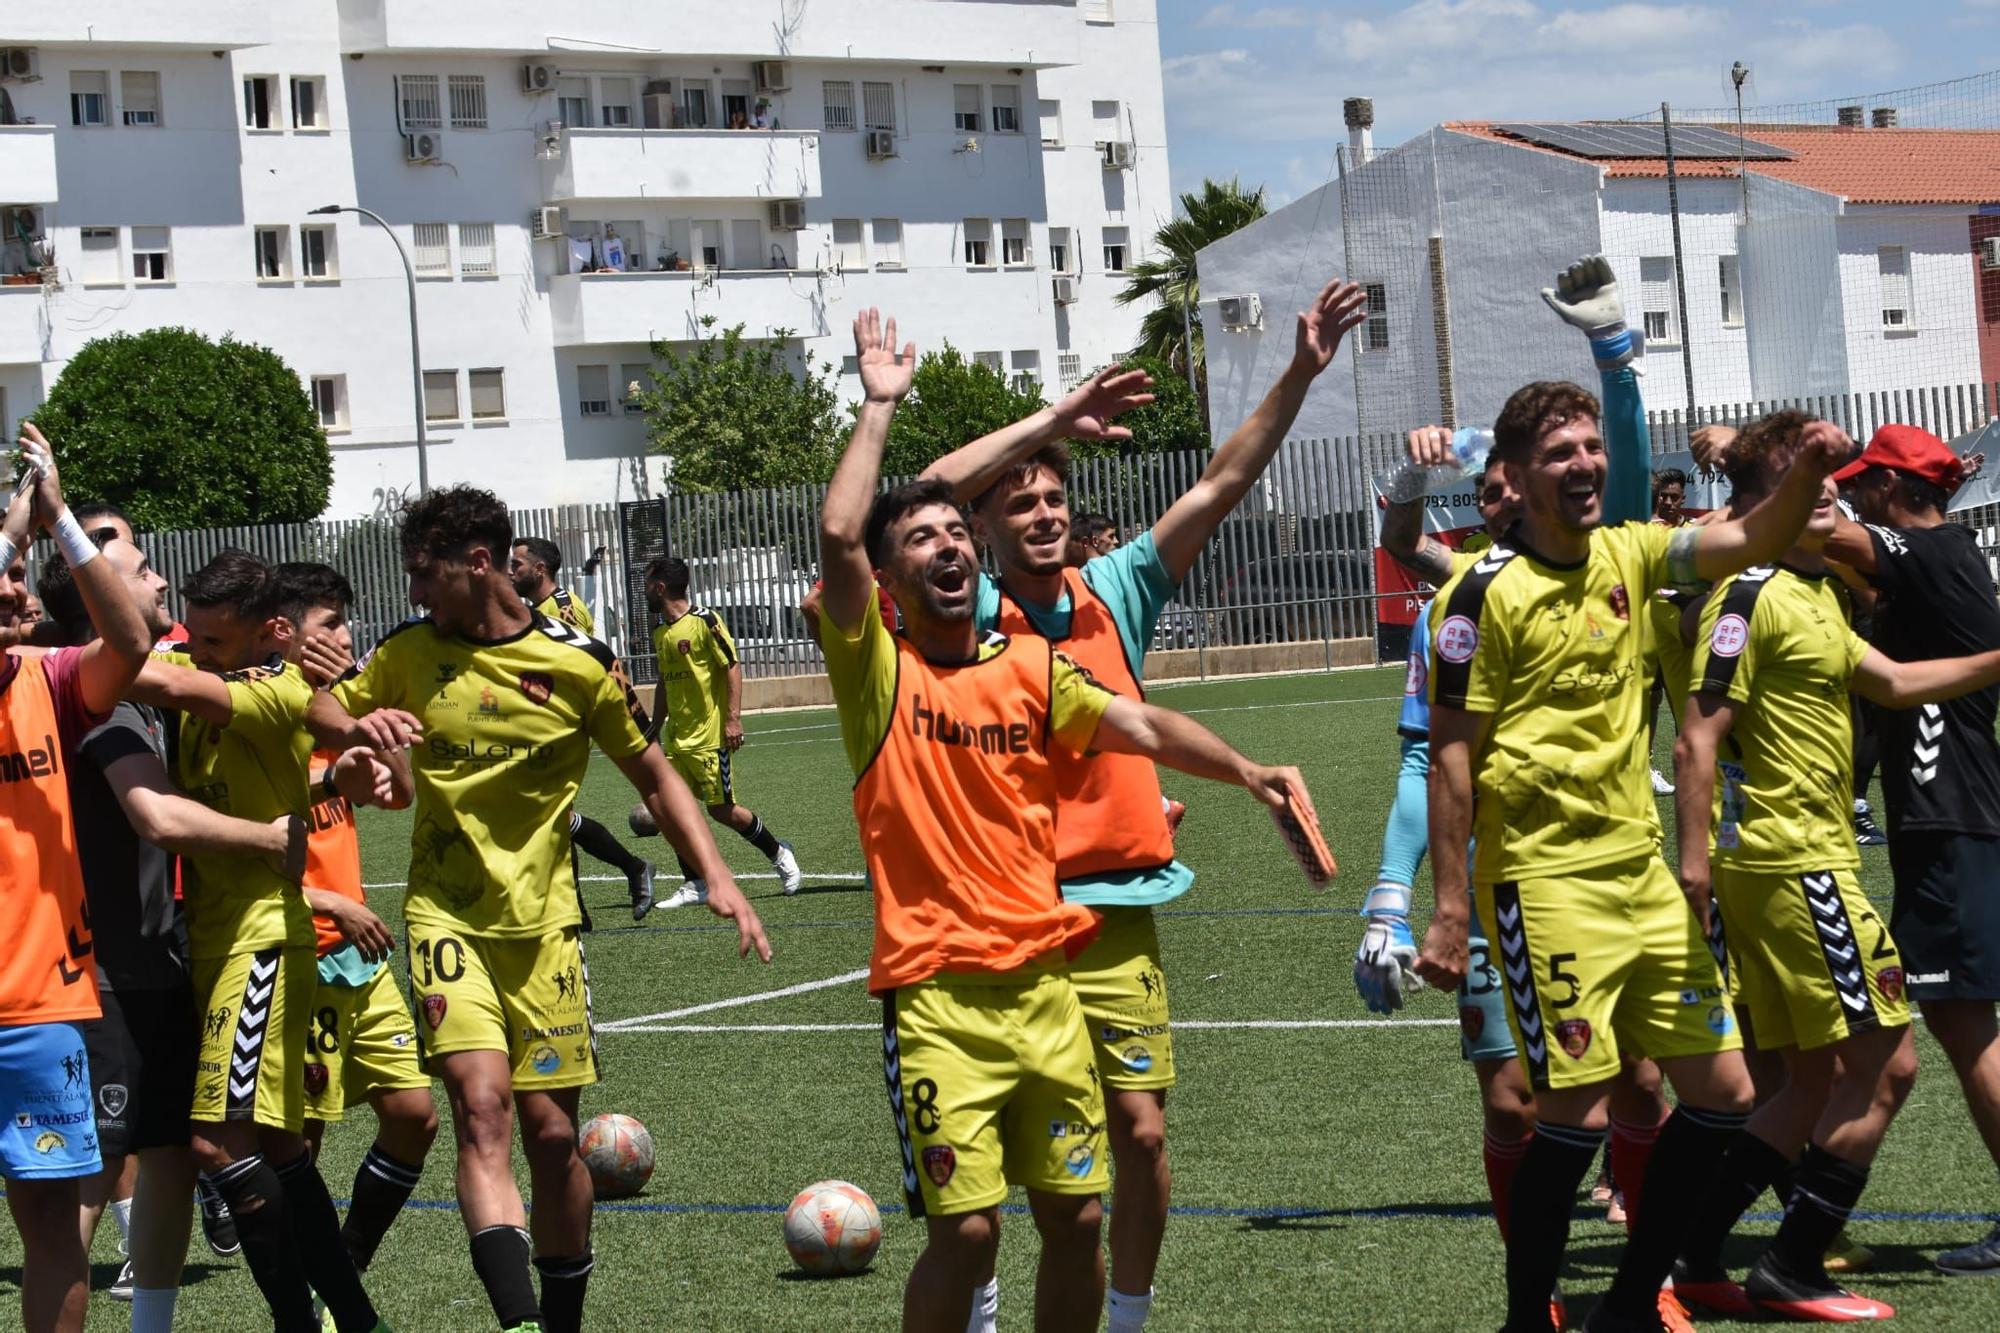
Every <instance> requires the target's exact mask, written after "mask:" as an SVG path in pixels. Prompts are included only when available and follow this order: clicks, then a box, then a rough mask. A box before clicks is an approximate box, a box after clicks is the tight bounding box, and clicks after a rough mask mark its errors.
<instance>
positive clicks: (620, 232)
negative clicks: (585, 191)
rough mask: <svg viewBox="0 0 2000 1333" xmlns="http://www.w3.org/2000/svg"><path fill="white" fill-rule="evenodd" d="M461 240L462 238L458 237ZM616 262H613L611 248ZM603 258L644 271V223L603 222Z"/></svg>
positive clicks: (624, 268)
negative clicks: (614, 251) (615, 252)
mask: <svg viewBox="0 0 2000 1333" xmlns="http://www.w3.org/2000/svg"><path fill="white" fill-rule="evenodd" d="M460 239H461V241H462V240H463V238H462V237H461V238H460ZM614 247H615V249H616V251H617V255H616V262H613V253H612V252H613V249H614ZM604 258H605V262H607V263H610V264H611V266H612V267H613V268H616V269H620V270H622V271H624V272H626V273H644V272H645V271H646V224H645V223H643V222H638V221H625V222H607V223H605V224H604Z"/></svg>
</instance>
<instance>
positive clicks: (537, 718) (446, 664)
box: [334, 615, 648, 938]
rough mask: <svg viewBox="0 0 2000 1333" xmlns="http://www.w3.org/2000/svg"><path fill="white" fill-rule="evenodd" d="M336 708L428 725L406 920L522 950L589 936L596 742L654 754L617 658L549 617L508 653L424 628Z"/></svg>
mask: <svg viewBox="0 0 2000 1333" xmlns="http://www.w3.org/2000/svg"><path fill="white" fill-rule="evenodd" d="M334 697H335V698H336V699H338V700H339V701H340V703H341V705H342V706H343V707H345V708H346V709H347V710H348V711H349V712H350V713H355V714H357V715H358V714H361V713H365V712H368V711H369V710H371V709H375V708H402V709H407V710H408V711H410V712H412V713H414V714H416V715H417V717H418V718H419V719H421V720H422V722H423V727H424V736H423V739H422V740H421V741H419V742H418V743H417V744H416V746H415V747H414V748H413V749H412V750H411V752H410V753H411V761H412V767H413V768H414V770H415V777H416V788H417V792H416V827H415V829H414V830H413V831H412V833H411V841H410V888H409V896H408V898H407V899H406V900H405V902H404V905H403V912H404V915H405V916H407V917H408V918H409V919H410V920H411V921H413V922H415V921H422V922H426V923H428V924H431V925H444V926H455V927H457V928H458V929H461V930H464V931H467V932H470V933H472V934H475V935H486V936H495V937H512V938H530V937H538V936H541V935H545V934H547V933H548V932H550V931H553V930H559V929H562V928H563V927H565V926H574V925H576V924H578V922H579V921H580V920H581V919H582V918H581V917H580V916H579V914H578V912H577V906H576V886H575V880H574V878H573V876H572V872H571V869H570V861H569V809H570V806H571V805H572V804H573V803H574V802H575V800H576V791H577V787H578V785H579V784H581V782H582V781H583V772H584V766H585V764H586V763H587V762H588V761H589V758H590V746H591V743H592V742H593V741H595V742H596V744H597V748H599V749H600V750H602V751H604V753H605V754H607V755H609V756H610V757H611V758H613V759H626V758H630V757H631V756H633V755H635V754H638V753H639V752H640V751H641V750H643V749H645V748H646V740H645V736H644V734H643V733H644V732H645V729H646V727H647V725H648V723H647V721H646V713H645V710H644V709H643V708H641V707H640V705H639V701H638V699H637V698H636V697H635V696H634V695H633V693H632V689H631V686H630V685H628V684H627V683H626V680H625V674H624V670H623V669H622V668H621V667H620V666H619V665H618V661H617V659H616V658H614V657H613V656H612V655H611V650H610V649H609V648H606V647H605V646H604V645H603V644H601V643H599V642H597V641H596V640H595V639H592V638H590V637H589V636H588V635H585V634H583V633H582V632H581V631H578V630H575V629H572V628H571V627H569V626H567V625H564V624H561V623H559V622H557V621H553V620H550V619H548V618H547V617H544V616H539V615H538V616H536V617H535V618H534V622H533V623H532V624H530V625H529V626H528V628H526V629H524V630H522V631H521V632H520V633H519V634H516V635H514V636H513V637H512V638H510V639H504V640H501V641H500V642H497V643H480V642H475V641H473V640H470V639H462V638H459V637H457V636H455V635H451V634H446V633H444V632H443V631H441V630H439V629H438V628H437V626H436V625H434V624H432V623H431V621H430V620H429V619H423V620H413V621H410V622H408V623H406V624H404V625H401V626H398V627H397V628H396V629H394V630H392V631H390V632H389V634H388V635H387V636H385V637H384V638H383V640H382V641H381V642H380V643H378V644H376V645H375V649H374V651H373V652H371V653H369V654H368V656H367V657H366V658H364V659H363V660H362V662H361V666H360V668H359V670H358V671H357V672H356V673H355V674H354V675H352V676H350V677H349V678H348V679H346V680H344V681H341V682H340V683H339V684H337V685H335V686H334Z"/></svg>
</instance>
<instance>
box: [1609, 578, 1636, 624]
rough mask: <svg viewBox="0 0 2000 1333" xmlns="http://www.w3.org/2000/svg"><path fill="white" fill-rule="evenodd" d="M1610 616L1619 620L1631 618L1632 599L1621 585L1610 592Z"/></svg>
mask: <svg viewBox="0 0 2000 1333" xmlns="http://www.w3.org/2000/svg"><path fill="white" fill-rule="evenodd" d="M1611 614H1612V615H1614V616H1617V617H1618V618H1619V619H1620V620H1630V619H1631V618H1632V597H1631V594H1629V593H1627V592H1626V591H1625V585H1624V584H1622V583H1621V584H1619V585H1618V586H1617V587H1615V588H1613V589H1612V590H1611Z"/></svg>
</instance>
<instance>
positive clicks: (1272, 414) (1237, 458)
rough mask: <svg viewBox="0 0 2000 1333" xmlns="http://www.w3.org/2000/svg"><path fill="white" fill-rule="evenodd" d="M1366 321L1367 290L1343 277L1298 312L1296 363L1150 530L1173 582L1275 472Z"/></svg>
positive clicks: (1294, 356) (1188, 567) (1325, 288)
mask: <svg viewBox="0 0 2000 1333" xmlns="http://www.w3.org/2000/svg"><path fill="white" fill-rule="evenodd" d="M1367 318H1368V293H1367V290H1366V289H1365V288H1363V287H1362V286H1361V285H1360V284H1359V283H1353V282H1347V281H1344V280H1342V279H1339V278H1335V279H1334V280H1333V281H1331V282H1329V283H1327V284H1326V286H1324V287H1322V288H1320V291H1319V295H1318V296H1316V297H1314V298H1313V303H1312V305H1311V306H1309V307H1308V308H1306V309H1305V310H1302V311H1300V312H1299V316H1298V321H1297V327H1296V329H1295V331H1294V333H1293V338H1292V360H1291V364H1290V365H1288V366H1286V367H1285V370H1284V373H1283V374H1281V375H1279V376H1278V382H1277V383H1276V384H1274V385H1272V386H1271V390H1270V392H1269V393H1267V394H1265V395H1264V401H1263V402H1261V403H1259V404H1258V405H1257V410H1256V411H1254V412H1252V413H1251V414H1250V416H1249V418H1248V419H1246V420H1245V421H1244V423H1243V424H1242V425H1240V426H1238V427H1237V428H1236V429H1235V430H1234V431H1232V432H1231V433H1230V436H1229V438H1228V439H1226V440H1224V441H1223V442H1222V445H1221V447H1220V448H1218V449H1217V450H1216V451H1215V453H1214V454H1213V455H1212V456H1211V457H1210V458H1209V460H1208V466H1207V467H1205V468H1203V469H1202V472H1201V477H1200V479H1199V480H1197V481H1196V482H1195V484H1194V485H1193V486H1190V487H1189V488H1188V490H1187V493H1186V494H1185V495H1183V496H1181V497H1180V498H1179V499H1178V500H1176V501H1174V502H1173V504H1172V505H1171V506H1169V507H1168V509H1167V512H1166V513H1164V514H1162V515H1160V521H1159V522H1157V523H1155V524H1154V525H1153V545H1154V546H1155V547H1156V548H1158V550H1159V552H1160V563H1162V564H1163V565H1165V566H1166V569H1167V574H1168V575H1169V576H1170V577H1171V578H1172V579H1173V581H1174V582H1176V583H1178V582H1180V581H1181V580H1182V579H1183V578H1186V577H1187V572H1188V570H1190V569H1192V568H1194V562H1195V558H1196V557H1197V556H1199V555H1200V554H1201V552H1202V548H1203V547H1205V546H1207V545H1208V539H1209V538H1210V537H1212V536H1214V535H1215V530H1216V529H1217V528H1218V527H1220V526H1221V525H1222V520H1223V519H1225V518H1227V517H1229V515H1230V513H1231V511H1233V510H1234V509H1235V508H1236V506H1237V505H1238V504H1240V503H1241V502H1242V500H1243V497H1244V496H1245V495H1246V494H1248V493H1249V490H1250V487H1251V486H1252V485H1254V484H1255V483H1256V481H1257V478H1258V477H1259V476H1260V475H1262V474H1263V471H1264V469H1265V468H1266V467H1268V466H1269V465H1270V462H1271V459H1272V457H1273V456H1274V455H1275V454H1276V453H1277V452H1278V446H1279V445H1280V444H1282V443H1284V440H1285V432H1286V431H1288V430H1290V429H1291V428H1292V423H1293V422H1294V421H1296V420H1298V416H1299V408H1300V407H1301V406H1303V405H1304V404H1305V401H1306V391H1307V390H1309V389H1311V388H1312V382H1313V381H1314V380H1315V379H1317V378H1319V375H1320V372H1322V371H1324V370H1325V369H1326V368H1327V367H1328V366H1330V365H1332V364H1333V356H1334V353H1335V352H1338V351H1339V350H1340V340H1341V339H1342V338H1343V337H1345V336H1346V334H1347V331H1348V330H1349V329H1351V328H1353V327H1354V326H1355V325H1357V324H1359V323H1361V322H1362V321H1363V320H1365V319H1367Z"/></svg>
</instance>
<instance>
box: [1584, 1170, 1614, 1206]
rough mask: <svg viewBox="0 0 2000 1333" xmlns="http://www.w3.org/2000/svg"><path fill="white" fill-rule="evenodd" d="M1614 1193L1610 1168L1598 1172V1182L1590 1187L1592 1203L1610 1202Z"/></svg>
mask: <svg viewBox="0 0 2000 1333" xmlns="http://www.w3.org/2000/svg"><path fill="white" fill-rule="evenodd" d="M1612 1193H1613V1191H1612V1188H1611V1172H1609V1171H1608V1170H1607V1171H1599V1172H1598V1173H1597V1183H1596V1184H1595V1185H1592V1186H1591V1187H1590V1201H1591V1202H1592V1203H1610V1202H1611V1195H1612Z"/></svg>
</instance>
